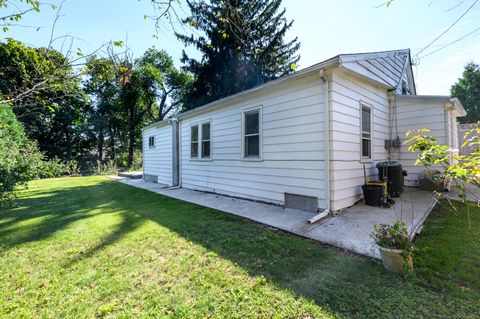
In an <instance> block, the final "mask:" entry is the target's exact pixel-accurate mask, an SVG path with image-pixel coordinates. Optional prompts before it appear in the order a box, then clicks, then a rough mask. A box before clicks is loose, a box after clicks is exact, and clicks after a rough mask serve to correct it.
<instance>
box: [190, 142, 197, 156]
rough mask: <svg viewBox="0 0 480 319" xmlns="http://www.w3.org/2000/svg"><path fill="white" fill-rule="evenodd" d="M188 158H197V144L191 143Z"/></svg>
mask: <svg viewBox="0 0 480 319" xmlns="http://www.w3.org/2000/svg"><path fill="white" fill-rule="evenodd" d="M190 156H191V157H198V143H192V144H191V148H190Z"/></svg>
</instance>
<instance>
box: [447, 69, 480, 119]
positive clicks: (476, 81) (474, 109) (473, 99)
mask: <svg viewBox="0 0 480 319" xmlns="http://www.w3.org/2000/svg"><path fill="white" fill-rule="evenodd" d="M451 95H452V96H456V97H458V99H459V100H460V101H461V102H462V104H463V106H464V107H465V110H466V111H467V116H465V117H462V118H460V119H459V121H460V122H462V123H476V122H478V121H480V65H478V64H475V63H473V62H471V63H468V64H467V65H466V66H465V70H464V71H463V75H462V77H461V78H460V79H458V82H457V83H455V84H454V85H453V86H452V88H451Z"/></svg>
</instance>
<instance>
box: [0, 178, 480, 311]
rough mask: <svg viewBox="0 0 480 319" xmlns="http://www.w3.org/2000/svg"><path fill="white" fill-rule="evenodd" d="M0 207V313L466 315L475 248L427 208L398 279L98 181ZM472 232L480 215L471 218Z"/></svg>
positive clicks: (477, 285) (292, 240)
mask: <svg viewBox="0 0 480 319" xmlns="http://www.w3.org/2000/svg"><path fill="white" fill-rule="evenodd" d="M18 204H19V207H16V208H12V209H3V210H0V318H15V319H17V318H94V317H105V318H169V317H172V318H330V317H342V318H343V317H347V318H349V317H353V318H366V317H370V318H421V317H428V318H467V317H470V318H478V315H479V314H480V301H479V300H480V279H479V278H480V248H479V244H478V243H474V240H473V235H472V234H471V233H469V232H466V231H465V228H464V226H463V225H461V224H460V223H459V222H458V221H457V220H456V219H455V217H452V216H450V215H449V214H447V213H446V212H444V211H441V210H435V211H434V212H433V213H432V215H431V217H430V219H429V221H428V223H427V225H426V227H425V230H424V232H423V233H422V236H421V237H420V238H419V239H418V242H417V243H418V245H419V247H420V249H419V252H418V256H417V257H416V265H417V271H416V274H415V275H414V276H412V277H410V278H404V277H402V276H396V275H392V274H389V273H387V272H386V271H384V270H383V268H382V265H381V263H380V262H377V261H375V260H372V259H370V258H365V257H360V256H356V255H352V254H349V253H345V252H341V251H339V250H336V249H333V248H330V247H326V246H324V245H321V244H319V243H316V242H313V241H309V240H305V239H301V238H299V237H296V236H292V235H289V234H286V233H284V232H281V231H276V230H274V229H270V228H268V227H264V226H262V225H258V224H255V223H253V222H249V221H247V220H245V219H242V218H239V217H235V216H232V215H228V214H225V213H221V212H218V211H215V210H212V209H207V208H203V207H200V206H196V205H193V204H189V203H185V202H181V201H178V200H174V199H170V198H167V197H163V196H160V195H157V194H154V193H151V192H147V191H144V190H140V189H136V188H133V187H130V186H126V185H123V184H120V183H116V182H113V181H111V180H109V179H107V178H104V177H79V178H60V179H50V180H40V181H34V182H32V183H31V184H30V189H28V190H25V191H21V192H20V194H19V200H18ZM472 212H473V215H474V219H473V225H474V227H475V231H477V232H478V230H479V229H480V210H479V209H478V208H474V209H473V210H472Z"/></svg>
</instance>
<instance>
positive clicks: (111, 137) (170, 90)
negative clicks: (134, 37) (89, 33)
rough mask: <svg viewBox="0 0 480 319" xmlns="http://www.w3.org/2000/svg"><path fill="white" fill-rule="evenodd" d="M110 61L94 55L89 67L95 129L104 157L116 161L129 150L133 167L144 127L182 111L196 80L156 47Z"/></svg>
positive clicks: (92, 117) (88, 74) (87, 80)
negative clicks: (182, 104) (178, 67)
mask: <svg viewBox="0 0 480 319" xmlns="http://www.w3.org/2000/svg"><path fill="white" fill-rule="evenodd" d="M112 50H113V48H111V49H110V50H109V55H108V57H105V58H97V57H92V58H90V59H89V62H88V64H87V70H88V72H87V79H86V81H85V88H86V90H87V92H88V93H89V94H90V95H91V97H92V99H91V107H90V111H89V118H90V127H91V131H92V132H93V133H94V135H95V136H96V139H97V141H98V148H97V149H98V156H99V159H100V160H102V159H103V158H104V148H105V145H107V150H108V156H109V157H110V159H115V156H116V154H117V149H118V148H120V150H121V151H126V152H127V154H128V156H127V166H128V167H130V166H131V165H132V162H133V156H134V151H135V149H138V148H139V147H140V145H141V143H140V140H141V128H142V127H143V126H144V125H146V124H148V123H152V122H155V121H161V120H163V119H164V118H165V117H166V116H168V115H169V114H171V113H173V112H175V111H177V109H178V107H179V105H180V104H181V103H182V102H183V98H184V92H185V87H187V86H188V85H189V83H190V81H191V77H190V76H189V75H188V74H187V73H185V72H182V71H179V70H177V69H176V68H175V67H174V65H173V61H172V58H171V57H170V56H169V55H168V54H167V53H166V52H165V51H159V50H156V49H155V48H150V49H148V50H147V51H146V52H145V54H144V55H143V56H142V57H141V58H139V59H134V58H133V56H132V54H131V53H130V52H129V51H128V50H126V51H125V52H123V53H121V54H114V53H113V51H112Z"/></svg>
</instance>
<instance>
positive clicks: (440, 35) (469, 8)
mask: <svg viewBox="0 0 480 319" xmlns="http://www.w3.org/2000/svg"><path fill="white" fill-rule="evenodd" d="M477 2H478V0H475V1H474V2H473V3H472V4H471V5H470V7H468V9H467V10H466V11H465V12H464V13H463V14H462V15H461V16H460V17H458V19H457V20H455V22H454V23H452V24H451V25H450V26H449V27H448V28H447V29H446V30H445V31H443V32H442V33H440V34H439V35H438V36H437V37H436V38H435V39H433V40H432V41H431V42H430V43H429V44H427V46H425V47H424V48H423V49H421V50H420V51H419V52H418V53H417V57H418V56H419V55H420V53H422V52H423V51H425V50H426V49H428V48H429V47H430V46H431V45H432V44H434V43H435V42H436V41H437V40H438V39H440V38H441V37H442V36H443V35H444V34H445V33H447V32H448V31H450V29H451V28H453V27H454V26H455V25H456V24H457V23H458V22H459V21H460V20H461V19H462V18H463V17H464V16H465V15H466V14H467V13H468V12H469V11H470V10H471V9H472V8H473V7H474V6H475V5H476V4H477Z"/></svg>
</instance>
